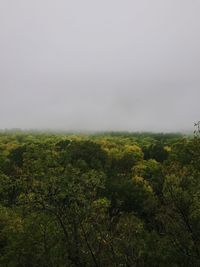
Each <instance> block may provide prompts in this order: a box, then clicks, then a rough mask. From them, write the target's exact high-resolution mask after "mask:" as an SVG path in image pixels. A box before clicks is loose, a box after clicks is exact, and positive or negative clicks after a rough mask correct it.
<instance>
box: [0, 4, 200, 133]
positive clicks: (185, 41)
mask: <svg viewBox="0 0 200 267" xmlns="http://www.w3.org/2000/svg"><path fill="white" fill-rule="evenodd" d="M199 14H200V1H199V0H192V1H189V0H151V1H149V0H137V1H136V0H123V1H122V0H101V1H97V0H84V1H82V0H73V1H72V0H71V1H69V0H34V1H33V0H32V1H31V0H17V1H16V0H1V1H0V128H1V129H4V128H22V129H52V130H78V131H111V130H112V131H122V130H123V131H126V130H127V131H167V132H168V131H188V130H192V129H193V123H194V122H195V121H198V120H199V119H200V108H199V97H200V49H199V48H200V16H199Z"/></svg>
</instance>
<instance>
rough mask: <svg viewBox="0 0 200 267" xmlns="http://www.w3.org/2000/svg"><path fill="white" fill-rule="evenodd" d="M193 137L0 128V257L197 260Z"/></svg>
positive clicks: (74, 261) (9, 266)
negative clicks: (41, 131)
mask: <svg viewBox="0 0 200 267" xmlns="http://www.w3.org/2000/svg"><path fill="white" fill-rule="evenodd" d="M199 236H200V139H199V136H198V132H196V133H195V135H194V136H193V137H191V136H183V135H181V134H153V133H126V132H121V133H115V132H113V133H99V134H93V135H92V134H91V135H84V134H64V133H60V134H59V133H57V134H51V133H39V132H38V133H37V132H20V131H18V132H1V133H0V266H2V267H27V266H29V267H56V266H57V267H64V266H65V267H74V266H75V267H81V266H85V267H87V266H88V267H90V266H92V267H93V266H95V267H105V266H108V267H111V266H112V267H113V266H127V267H129V266H130V267H133V266H139V267H140V266H148V267H150V266H152V267H156V266H158V267H162V266H163V267H164V266H173V267H178V266H183V267H184V266H185V267H188V266H200V237H199Z"/></svg>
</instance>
